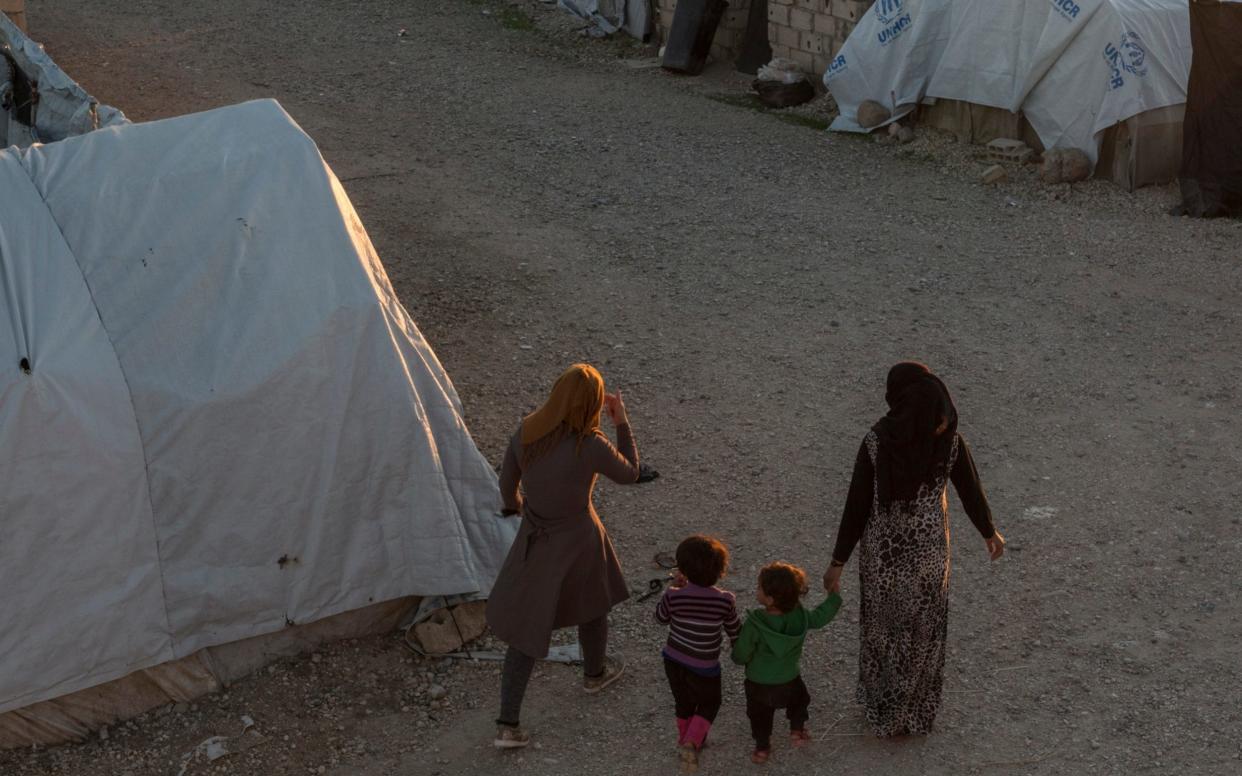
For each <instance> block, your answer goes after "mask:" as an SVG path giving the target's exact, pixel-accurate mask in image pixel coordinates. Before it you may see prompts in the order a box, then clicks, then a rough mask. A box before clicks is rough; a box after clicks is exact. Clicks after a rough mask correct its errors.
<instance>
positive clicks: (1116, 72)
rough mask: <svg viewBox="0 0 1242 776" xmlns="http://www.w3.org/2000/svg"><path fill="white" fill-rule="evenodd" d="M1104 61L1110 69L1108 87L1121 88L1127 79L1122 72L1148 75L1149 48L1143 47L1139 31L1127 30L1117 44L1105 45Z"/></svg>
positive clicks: (1141, 76)
mask: <svg viewBox="0 0 1242 776" xmlns="http://www.w3.org/2000/svg"><path fill="white" fill-rule="evenodd" d="M1104 61H1105V62H1106V63H1108V68H1109V71H1110V74H1109V79H1108V88H1109V89H1110V90H1112V89H1120V88H1121V87H1122V86H1124V85H1125V82H1126V79H1125V76H1124V75H1122V73H1123V72H1124V73H1129V74H1130V75H1132V76H1135V77H1137V78H1144V77H1146V75H1147V50H1146V49H1145V48H1143V39H1142V38H1141V37H1139V34H1138V33H1137V32H1125V33H1123V34H1122V36H1121V41H1120V42H1118V43H1117V44H1116V45H1113V44H1112V43H1109V44H1107V45H1105V46H1104Z"/></svg>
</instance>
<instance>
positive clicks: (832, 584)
mask: <svg viewBox="0 0 1242 776" xmlns="http://www.w3.org/2000/svg"><path fill="white" fill-rule="evenodd" d="M842 571H845V566H838V565H836V564H835V563H831V564H829V566H828V570H827V571H825V572H824V590H825V592H827V593H829V594H832V593H840V592H841V572H842Z"/></svg>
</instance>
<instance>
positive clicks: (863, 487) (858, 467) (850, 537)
mask: <svg viewBox="0 0 1242 776" xmlns="http://www.w3.org/2000/svg"><path fill="white" fill-rule="evenodd" d="M874 487H875V468H874V467H873V466H872V465H871V456H870V455H869V454H868V453H867V443H866V442H863V443H862V444H861V445H859V446H858V455H857V456H856V457H855V458H854V476H853V477H851V478H850V492H849V495H847V496H846V497H845V511H844V512H843V513H842V514H841V526H840V527H839V528H838V529H837V544H836V546H835V547H834V548H833V550H832V557H833V559H834V560H838V561H840V562H842V563H844V562H845V561H847V560H849V559H850V553H852V552H853V551H854V547H855V545H857V544H858V540H859V539H861V538H862V535H863V530H864V529H866V527H867V519H868V518H869V517H871V502H872V498H873V495H874V493H873V489H874Z"/></svg>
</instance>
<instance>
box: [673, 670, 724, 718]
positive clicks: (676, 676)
mask: <svg viewBox="0 0 1242 776" xmlns="http://www.w3.org/2000/svg"><path fill="white" fill-rule="evenodd" d="M664 673H665V674H667V675H668V686H669V688H670V689H671V690H672V691H673V704H674V706H675V707H676V709H677V718H678V719H690V718H691V717H702V718H703V719H705V720H707V721H708V722H714V721H715V720H716V713H717V712H719V711H720V677H719V676H702V675H700V674H696V673H695V672H694V671H691V670H690V669H689V668H687V667H686V666H684V665H682V664H681V663H678V662H677V661H676V660H669V659H668V658H664Z"/></svg>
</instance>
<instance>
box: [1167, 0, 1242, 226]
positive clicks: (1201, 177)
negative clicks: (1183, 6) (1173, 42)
mask: <svg viewBox="0 0 1242 776" xmlns="http://www.w3.org/2000/svg"><path fill="white" fill-rule="evenodd" d="M1190 42H1191V46H1192V47H1193V49H1194V53H1193V55H1192V57H1191V61H1190V83H1189V84H1188V86H1187V89H1186V118H1185V121H1184V123H1183V140H1182V174H1181V189H1182V204H1181V206H1180V207H1179V208H1176V211H1179V212H1181V213H1182V214H1184V215H1191V216H1196V217H1201V218H1213V217H1218V216H1227V215H1242V2H1225V3H1221V2H1219V1H1218V0H1193V1H1192V2H1191V4H1190Z"/></svg>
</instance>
